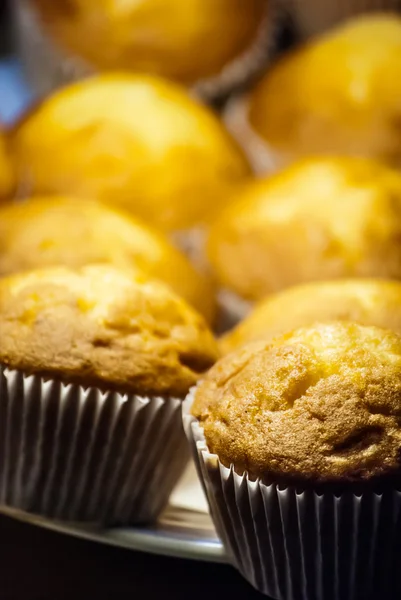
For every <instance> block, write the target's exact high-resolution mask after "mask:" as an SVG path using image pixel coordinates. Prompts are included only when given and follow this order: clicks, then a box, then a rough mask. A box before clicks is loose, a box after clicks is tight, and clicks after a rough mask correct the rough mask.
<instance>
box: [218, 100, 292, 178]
mask: <svg viewBox="0 0 401 600" xmlns="http://www.w3.org/2000/svg"><path fill="white" fill-rule="evenodd" d="M223 120H224V123H225V125H226V127H227V129H228V130H229V132H230V133H231V135H232V136H233V137H234V139H235V140H236V141H237V142H238V144H239V145H240V146H241V147H242V149H243V150H244V152H245V155H246V157H247V158H248V161H249V163H250V165H251V167H252V169H253V171H254V173H255V174H256V175H259V176H262V175H267V174H269V173H274V172H275V171H277V170H279V169H281V168H282V167H283V166H285V164H286V161H285V158H284V157H283V156H280V155H279V154H278V153H276V152H274V151H273V150H272V149H271V148H270V147H269V145H268V144H267V142H266V141H265V140H264V139H263V138H262V137H261V136H260V135H259V134H258V133H257V132H256V131H255V130H254V129H253V127H252V125H251V124H250V122H249V119H248V97H247V94H244V95H242V96H241V95H240V96H236V97H233V98H232V99H231V100H230V101H229V102H228V103H227V105H226V108H225V110H224V114H223Z"/></svg>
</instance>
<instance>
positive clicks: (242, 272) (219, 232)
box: [208, 157, 401, 300]
mask: <svg viewBox="0 0 401 600" xmlns="http://www.w3.org/2000/svg"><path fill="white" fill-rule="evenodd" d="M208 245H209V256H210V260H211V262H212V265H213V267H214V269H215V271H216V273H217V276H218V278H219V280H220V282H221V284H222V285H223V286H225V287H227V288H229V289H231V290H232V291H234V292H236V293H237V294H239V295H240V296H242V297H244V298H246V299H249V300H259V299H262V298H264V297H265V296H266V295H267V294H269V293H271V292H275V291H279V290H281V289H283V288H285V287H289V286H291V285H295V284H299V283H303V282H308V281H316V280H330V279H336V278H340V277H341V278H344V277H380V278H389V279H397V278H400V277H401V174H400V173H399V172H397V171H396V170H393V169H391V168H389V167H387V166H385V165H382V164H380V163H376V162H374V161H371V160H369V159H362V158H352V157H344V158H320V159H319V158H316V159H314V158H311V159H308V160H307V159H305V160H303V161H300V162H298V163H295V164H294V165H292V166H291V167H288V168H287V169H285V170H284V171H282V172H281V173H278V174H277V175H274V176H272V177H269V178H267V179H262V180H259V181H255V182H252V183H250V184H249V185H248V186H246V187H244V189H243V190H242V191H241V193H239V195H238V199H237V201H236V202H233V203H232V204H231V206H230V207H228V208H227V210H225V211H223V213H222V215H221V216H220V218H219V219H218V220H217V221H216V223H215V224H214V225H213V227H212V229H211V232H210V239H209V244H208Z"/></svg>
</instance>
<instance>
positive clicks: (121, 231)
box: [0, 196, 215, 321]
mask: <svg viewBox="0 0 401 600" xmlns="http://www.w3.org/2000/svg"><path fill="white" fill-rule="evenodd" d="M91 263H92V264H93V263H110V264H114V265H116V266H121V267H137V268H139V269H140V270H141V271H143V272H144V273H146V274H147V275H149V276H150V277H152V278H155V279H160V280H161V281H163V282H164V283H166V284H168V285H170V286H171V287H172V288H173V289H174V290H175V291H176V292H177V293H178V294H179V295H181V296H182V297H183V298H185V299H186V300H187V301H188V302H189V303H191V304H193V305H194V306H195V307H196V308H197V309H198V310H199V312H201V313H202V314H204V316H205V317H206V318H207V319H208V321H211V320H213V316H214V312H215V300H214V293H213V291H214V290H213V285H212V283H211V282H210V280H209V279H208V278H207V277H206V276H205V275H202V274H200V273H198V272H197V271H196V270H195V268H194V267H192V265H191V264H190V262H189V261H188V260H187V258H186V257H185V256H183V255H182V254H181V253H180V252H179V251H178V250H176V249H175V248H174V247H173V246H172V245H171V244H170V243H169V242H168V241H167V240H165V238H164V236H163V235H162V234H160V233H159V232H158V231H156V230H153V229H151V228H150V227H148V226H147V225H145V224H143V223H142V222H141V221H139V220H137V219H135V217H133V216H129V215H126V214H124V213H120V212H117V211H115V210H113V209H111V208H108V207H107V206H104V205H101V204H99V203H97V202H95V201H91V200H82V199H79V200H78V199H76V198H69V197H59V196H49V197H43V198H40V197H37V198H31V199H29V200H28V201H27V202H23V203H18V204H9V205H6V206H3V207H2V208H0V275H8V274H12V273H15V272H17V271H23V270H29V269H36V268H41V267H48V266H58V265H64V266H67V267H72V268H74V267H82V266H85V265H88V264H91Z"/></svg>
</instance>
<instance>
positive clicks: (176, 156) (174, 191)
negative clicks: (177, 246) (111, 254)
mask: <svg viewBox="0 0 401 600" xmlns="http://www.w3.org/2000/svg"><path fill="white" fill-rule="evenodd" d="M10 141H11V144H10V145H11V150H12V156H13V159H14V161H15V165H16V170H17V175H18V178H19V180H20V181H21V182H22V185H24V186H25V188H24V189H27V190H28V193H29V194H30V195H33V194H67V195H73V196H79V197H82V198H92V199H95V200H99V201H103V202H105V203H106V204H109V205H111V206H113V207H118V208H123V209H125V210H127V211H129V212H131V213H133V214H134V215H136V216H138V217H141V218H143V219H144V220H145V221H146V222H148V223H152V224H153V225H155V226H157V227H159V228H160V229H163V230H164V231H168V232H172V231H179V230H185V229H188V228H191V227H194V226H197V225H200V224H204V223H205V222H208V221H209V219H210V218H211V215H212V213H213V212H214V211H217V210H218V209H219V208H220V207H221V206H223V205H226V203H227V201H228V195H229V192H230V190H232V189H233V187H235V186H237V185H238V184H239V183H240V182H242V181H243V180H244V179H245V178H246V177H248V176H249V174H250V167H249V165H248V163H247V161H246V159H245V158H244V155H243V153H242V151H241V150H240V148H239V146H238V145H237V144H236V143H235V142H234V140H233V139H232V138H231V137H230V135H229V134H228V133H227V131H226V130H225V128H224V127H223V125H222V123H221V121H220V120H219V119H218V118H217V116H216V115H215V114H214V113H213V111H212V110H211V109H209V108H207V107H206V106H204V105H202V104H200V103H198V102H196V101H195V100H194V99H193V98H191V97H190V96H189V94H188V93H187V92H186V90H185V89H183V88H181V87H180V86H179V85H176V84H174V83H172V82H170V81H165V80H163V79H160V78H158V77H151V76H149V75H134V74H127V73H112V74H105V75H102V76H98V77H93V78H89V79H85V80H83V81H79V82H77V83H74V84H72V85H70V86H67V87H65V88H63V89H61V90H58V91H57V92H56V93H54V94H53V95H52V96H50V97H48V98H46V99H45V100H44V101H43V102H42V103H40V104H39V105H38V106H37V107H35V108H33V109H32V110H31V111H30V113H29V114H27V115H26V116H25V118H24V119H22V120H21V121H20V122H19V123H17V124H16V125H15V127H14V128H13V130H12V131H11V135H10Z"/></svg>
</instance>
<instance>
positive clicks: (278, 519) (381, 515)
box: [183, 392, 401, 600]
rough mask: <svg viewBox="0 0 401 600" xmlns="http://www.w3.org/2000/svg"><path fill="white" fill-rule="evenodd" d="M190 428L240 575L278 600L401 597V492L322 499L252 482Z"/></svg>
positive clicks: (188, 424) (189, 420)
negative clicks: (210, 449)
mask: <svg viewBox="0 0 401 600" xmlns="http://www.w3.org/2000/svg"><path fill="white" fill-rule="evenodd" d="M192 402H193V392H192V393H191V394H190V395H189V396H188V399H187V400H186V401H185V402H184V404H183V419H184V428H185V430H186V434H187V437H188V439H189V441H190V443H191V447H192V451H193V455H194V458H195V461H196V464H197V468H198V473H199V476H200V478H201V480H202V483H203V486H204V489H205V493H206V495H207V499H208V502H209V506H210V512H211V515H212V518H213V521H214V524H215V527H216V530H217V532H218V534H219V536H220V537H221V539H222V542H223V544H224V546H225V548H226V551H227V553H228V554H229V556H230V557H231V559H232V562H233V564H234V565H235V566H236V567H237V568H238V569H239V571H240V572H241V573H242V575H243V576H244V577H245V578H246V579H247V580H248V581H249V582H250V583H251V584H252V585H253V586H254V587H255V588H256V589H258V590H259V591H260V592H262V593H264V594H266V595H268V596H270V597H272V598H276V599H278V600H370V599H371V600H379V599H380V600H386V599H390V598H391V599H392V598H394V600H395V599H396V598H400V594H401V493H400V492H399V491H397V490H388V491H385V492H384V493H383V494H376V493H373V492H366V493H363V494H361V495H354V494H352V493H344V494H342V495H340V496H335V495H333V494H332V493H325V494H318V493H316V492H314V491H313V490H306V491H303V492H301V491H297V490H296V489H295V488H292V487H286V488H281V487H280V486H279V485H277V484H274V483H273V484H271V485H266V484H264V483H262V481H260V480H256V481H251V480H250V479H249V478H248V476H247V474H246V473H245V474H243V475H239V474H238V473H236V472H235V469H234V467H233V466H231V467H230V468H229V469H228V468H226V467H225V466H224V465H223V464H222V463H221V462H220V461H219V459H218V457H217V456H216V455H215V454H212V453H210V452H209V450H208V447H207V444H206V441H205V436H204V433H203V429H202V427H201V426H200V424H199V423H198V421H197V420H196V419H195V418H194V417H192V416H191V415H190V408H191V405H192Z"/></svg>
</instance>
